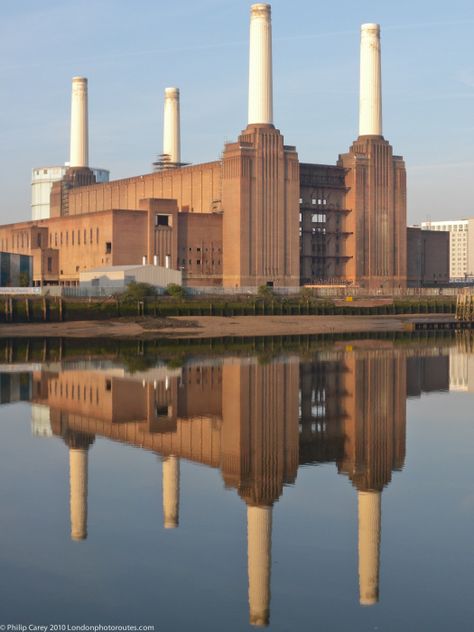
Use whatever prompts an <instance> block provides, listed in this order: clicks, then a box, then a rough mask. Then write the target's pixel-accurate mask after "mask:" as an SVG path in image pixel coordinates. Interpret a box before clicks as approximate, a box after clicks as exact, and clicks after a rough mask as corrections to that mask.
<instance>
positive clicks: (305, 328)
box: [0, 314, 454, 339]
mask: <svg viewBox="0 0 474 632" xmlns="http://www.w3.org/2000/svg"><path fill="white" fill-rule="evenodd" d="M452 320H454V316H453V314H418V315H417V314H399V315H393V314H392V315H386V316H385V315H381V316H229V317H223V316H191V317H189V316H176V317H171V318H152V317H144V318H134V319H130V318H117V319H113V320H104V321H97V320H94V321H68V322H58V323H57V322H55V323H18V324H15V323H3V324H1V325H0V338H13V337H22V338H33V337H44V336H49V337H65V338H96V337H97V338H147V339H150V338H172V339H180V338H182V339H186V338H221V337H227V336H229V337H232V336H236V337H247V336H291V335H295V336H298V335H311V334H337V333H350V332H361V333H362V332H370V331H373V332H374V333H375V332H392V331H393V332H400V331H407V330H410V329H411V324H413V323H414V322H416V321H432V322H449V321H452Z"/></svg>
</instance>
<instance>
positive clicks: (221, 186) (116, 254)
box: [0, 4, 407, 289]
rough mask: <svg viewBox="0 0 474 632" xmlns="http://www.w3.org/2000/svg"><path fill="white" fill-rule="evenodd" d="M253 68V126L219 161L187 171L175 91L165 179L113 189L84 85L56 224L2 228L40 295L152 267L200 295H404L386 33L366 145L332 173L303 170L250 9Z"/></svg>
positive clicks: (366, 100)
mask: <svg viewBox="0 0 474 632" xmlns="http://www.w3.org/2000/svg"><path fill="white" fill-rule="evenodd" d="M249 57H250V60H249V94H248V124H247V127H246V128H245V129H244V130H243V131H242V132H241V134H240V135H239V136H238V138H237V140H236V142H231V143H227V144H226V145H225V147H224V150H223V152H222V155H221V157H220V158H219V159H218V160H216V161H215V162H209V163H204V164H193V165H185V164H183V163H182V162H181V155H180V154H181V152H180V104H179V90H178V88H166V90H165V106H164V138H163V155H162V156H160V159H159V160H158V161H157V162H156V163H155V168H154V171H153V172H151V173H148V174H145V175H141V176H135V177H131V178H126V179H122V180H115V181H111V182H102V183H98V182H97V181H96V175H95V172H94V171H93V170H92V169H91V168H90V167H89V157H88V153H89V151H88V143H89V139H88V86H87V79H85V78H83V77H74V78H73V81H72V109H71V145H70V161H69V165H68V168H67V169H66V170H65V174H64V175H63V177H62V179H61V180H58V181H57V182H55V183H54V184H53V186H52V189H51V193H50V206H49V217H46V218H44V219H36V220H33V221H26V222H21V223H15V224H10V225H4V226H1V227H0V245H1V250H2V251H6V252H11V253H16V254H23V255H25V254H26V255H30V256H31V257H32V259H33V283H34V285H58V284H59V285H66V286H70V285H77V284H78V283H79V279H80V275H81V273H84V272H86V271H90V270H94V271H100V269H101V268H102V269H104V270H105V269H109V270H110V269H111V268H113V267H120V266H122V267H123V266H131V265H137V266H138V265H142V264H143V265H147V266H152V265H153V266H160V267H162V268H168V269H171V270H177V271H181V273H182V281H183V284H184V285H186V286H194V287H201V288H203V289H205V288H217V287H224V288H242V289H244V288H246V289H250V288H252V287H253V288H255V287H259V286H262V285H268V286H271V287H274V288H276V289H277V288H283V287H286V288H297V287H298V286H300V285H305V284H307V285H316V284H345V285H352V286H357V287H361V288H367V289H375V288H381V287H383V288H388V289H390V288H400V287H401V288H403V287H406V282H407V247H406V244H407V228H406V173H405V164H404V161H403V159H402V158H401V157H400V156H395V155H394V154H393V151H392V147H391V145H390V143H389V142H388V141H387V140H385V138H384V136H383V132H382V99H381V60H380V27H379V25H378V24H363V25H362V28H361V64H360V113H359V115H360V120H359V136H358V138H357V139H356V140H355V141H354V142H353V144H352V146H351V147H350V149H349V150H348V151H347V152H346V153H343V154H341V155H339V158H338V160H337V163H336V164H335V165H322V164H316V163H314V164H313V163H300V162H299V160H298V154H297V150H296V148H295V147H294V146H291V145H286V144H285V141H284V137H283V135H282V134H281V132H280V131H279V130H278V129H277V128H276V127H275V125H274V120H273V87H272V83H273V79H272V73H273V69H272V35H271V8H270V5H268V4H254V5H253V6H252V7H251V19H250V55H249Z"/></svg>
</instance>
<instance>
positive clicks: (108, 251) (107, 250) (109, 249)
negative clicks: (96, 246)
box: [105, 241, 112, 255]
mask: <svg viewBox="0 0 474 632" xmlns="http://www.w3.org/2000/svg"><path fill="white" fill-rule="evenodd" d="M111 253H112V242H111V241H106V242H105V254H106V255H110V254H111Z"/></svg>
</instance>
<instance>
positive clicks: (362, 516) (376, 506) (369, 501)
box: [358, 492, 382, 606]
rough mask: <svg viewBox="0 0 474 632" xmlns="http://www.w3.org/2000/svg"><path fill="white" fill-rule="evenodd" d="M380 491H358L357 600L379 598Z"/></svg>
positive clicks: (364, 601)
mask: <svg viewBox="0 0 474 632" xmlns="http://www.w3.org/2000/svg"><path fill="white" fill-rule="evenodd" d="M381 496H382V495H381V492H359V494H358V498H359V595H360V596H359V602H360V605H361V606H372V605H374V604H376V603H377V602H378V600H379V558H380V523H381Z"/></svg>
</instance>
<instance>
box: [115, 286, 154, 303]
mask: <svg viewBox="0 0 474 632" xmlns="http://www.w3.org/2000/svg"><path fill="white" fill-rule="evenodd" d="M152 296H156V289H155V288H154V287H153V285H150V284H149V283H137V282H136V281H131V282H130V283H129V284H128V285H127V289H126V290H125V292H123V293H122V294H121V295H120V298H121V299H122V301H140V300H143V299H144V298H147V297H152Z"/></svg>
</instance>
